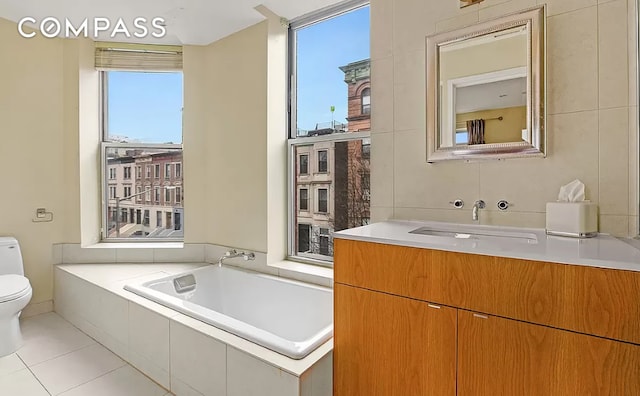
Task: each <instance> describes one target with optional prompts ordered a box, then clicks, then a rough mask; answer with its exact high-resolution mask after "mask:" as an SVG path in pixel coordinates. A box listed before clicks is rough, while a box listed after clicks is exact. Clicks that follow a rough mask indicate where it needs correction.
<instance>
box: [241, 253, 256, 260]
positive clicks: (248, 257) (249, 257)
mask: <svg viewBox="0 0 640 396" xmlns="http://www.w3.org/2000/svg"><path fill="white" fill-rule="evenodd" d="M242 258H243V259H244V261H249V260H255V259H256V255H255V254H254V253H253V252H250V253H243V254H242Z"/></svg>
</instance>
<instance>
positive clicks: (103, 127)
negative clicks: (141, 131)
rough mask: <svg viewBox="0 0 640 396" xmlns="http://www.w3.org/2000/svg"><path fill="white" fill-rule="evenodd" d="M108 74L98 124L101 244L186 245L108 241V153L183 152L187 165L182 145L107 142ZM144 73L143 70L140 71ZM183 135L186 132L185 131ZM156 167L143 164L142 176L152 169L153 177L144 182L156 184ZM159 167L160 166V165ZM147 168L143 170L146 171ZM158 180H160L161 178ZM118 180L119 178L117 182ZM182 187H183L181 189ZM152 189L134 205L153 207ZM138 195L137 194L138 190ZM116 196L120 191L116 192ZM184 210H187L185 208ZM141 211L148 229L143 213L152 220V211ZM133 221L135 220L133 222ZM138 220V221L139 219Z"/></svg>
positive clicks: (104, 73)
mask: <svg viewBox="0 0 640 396" xmlns="http://www.w3.org/2000/svg"><path fill="white" fill-rule="evenodd" d="M108 72H109V70H99V71H98V73H99V77H98V78H99V91H100V94H99V99H100V109H99V117H100V119H99V122H100V163H101V169H100V174H101V176H100V179H101V180H100V183H101V186H102V187H101V190H102V193H101V198H102V205H101V215H100V218H101V219H102V224H101V227H100V242H101V243H123V242H124V243H142V244H144V243H158V242H167V243H172V242H184V237H178V238H169V237H163V238H153V237H143V238H124V237H121V238H117V237H110V238H108V237H107V235H108V233H109V217H110V215H111V214H110V213H107V212H108V211H107V208H108V207H109V201H110V200H111V199H110V197H109V189H108V188H106V187H107V184H108V181H109V180H111V179H109V178H108V176H109V175H108V174H107V171H106V169H107V168H108V165H107V152H108V150H109V149H132V150H133V149H148V150H182V153H183V160H182V162H184V147H183V144H174V143H172V144H164V143H116V142H109V141H108V139H107V138H108V135H109V128H108V112H109V109H108V106H107V103H108V89H107V87H108V81H107V80H108V75H107V73H108ZM141 72H144V71H141ZM149 72H161V71H159V70H149ZM168 72H173V73H177V72H180V73H182V71H177V70H172V71H168ZM183 133H184V131H183ZM153 165H155V164H152V163H148V164H143V165H141V168H140V169H141V172H142V174H143V176H147V171H149V170H150V172H151V174H150V175H149V176H151V177H141V180H144V181H145V182H148V183H154V182H155V181H156V178H155V177H154V176H155V175H154V171H155V169H154V168H155V167H154V166H153ZM158 165H159V164H158ZM143 167H144V168H143ZM158 179H159V178H158ZM115 180H117V177H116V179H115ZM180 187H181V188H182V186H180ZM153 189H154V188H153V186H152V185H143V186H142V190H143V191H144V192H145V193H144V194H141V195H137V196H136V197H135V199H134V202H135V203H136V204H141V205H154V201H153V200H152V198H155V197H154V195H153V192H152V190H153ZM136 192H137V191H136ZM116 194H117V192H116ZM138 199H140V201H138ZM182 207H183V208H184V205H182ZM139 210H140V211H141V223H140V224H143V225H145V226H149V224H150V219H148V221H147V224H145V222H144V214H145V211H148V213H149V217H150V211H151V209H144V208H140V209H139ZM132 221H133V220H132ZM136 221H137V219H136Z"/></svg>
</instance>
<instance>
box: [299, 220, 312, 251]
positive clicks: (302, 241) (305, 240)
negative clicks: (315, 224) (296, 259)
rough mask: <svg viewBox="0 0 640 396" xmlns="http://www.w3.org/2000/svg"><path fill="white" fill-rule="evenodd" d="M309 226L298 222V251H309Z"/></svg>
mask: <svg viewBox="0 0 640 396" xmlns="http://www.w3.org/2000/svg"><path fill="white" fill-rule="evenodd" d="M310 237H311V226H310V225H309V224H298V252H299V253H308V252H310V246H311V244H310V243H309V242H310Z"/></svg>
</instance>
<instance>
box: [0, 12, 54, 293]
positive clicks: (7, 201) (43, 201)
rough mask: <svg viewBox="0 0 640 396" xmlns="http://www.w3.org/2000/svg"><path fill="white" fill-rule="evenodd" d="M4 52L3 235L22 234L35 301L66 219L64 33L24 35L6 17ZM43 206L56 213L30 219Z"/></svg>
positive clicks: (0, 23)
mask: <svg viewBox="0 0 640 396" xmlns="http://www.w3.org/2000/svg"><path fill="white" fill-rule="evenodd" d="M0 52H1V53H2V56H0V131H1V134H2V144H0V165H1V169H2V172H0V185H2V189H3V193H2V194H0V235H12V236H15V237H16V238H17V239H18V241H19V242H20V245H21V249H22V254H23V258H24V266H25V272H26V275H27V276H28V277H29V279H30V280H31V283H32V285H33V289H34V294H33V298H32V303H37V302H42V301H47V300H50V299H51V296H52V287H53V285H52V284H53V281H52V275H51V274H52V266H51V264H52V244H53V243H56V242H60V237H61V234H62V230H63V225H64V222H65V176H64V172H63V170H64V157H63V152H64V144H65V137H64V128H63V125H64V116H63V114H64V112H63V110H64V109H63V95H64V79H63V54H64V48H63V41H62V40H58V39H55V40H51V39H44V38H34V39H31V40H25V39H24V38H22V37H20V36H19V35H18V33H17V30H16V25H15V23H12V22H8V21H6V20H4V19H0ZM38 207H44V208H47V210H48V211H51V212H53V214H54V221H53V222H50V223H34V222H32V221H31V219H32V218H34V217H35V211H36V208H38ZM0 265H1V264H0Z"/></svg>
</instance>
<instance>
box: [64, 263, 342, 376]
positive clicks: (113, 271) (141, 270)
mask: <svg viewBox="0 0 640 396" xmlns="http://www.w3.org/2000/svg"><path fill="white" fill-rule="evenodd" d="M202 265H208V264H206V263H183V264H158V263H155V264H140V263H131V264H61V265H57V266H56V270H60V271H65V272H66V273H68V274H71V275H73V276H75V277H77V278H79V279H82V280H84V281H86V282H88V283H91V284H93V285H95V286H97V287H100V288H102V289H104V290H106V291H108V292H111V293H113V294H115V295H116V296H118V297H121V298H124V299H126V300H128V302H129V303H133V304H137V305H140V306H142V307H144V308H146V309H149V310H150V311H152V312H155V313H157V314H158V315H162V316H164V317H166V318H168V319H169V320H172V321H175V322H176V323H180V324H182V325H183V326H187V327H189V328H191V329H193V330H195V331H197V332H199V333H202V334H204V335H206V336H208V337H211V338H213V339H216V340H218V341H220V342H224V343H226V344H227V345H229V346H231V347H233V348H236V349H238V350H240V351H242V352H244V353H247V354H249V355H251V356H254V357H255V358H257V359H260V360H262V361H264V362H265V363H267V364H270V365H272V366H276V367H279V368H280V369H282V370H283V371H286V372H288V373H290V374H293V375H295V376H297V377H300V376H301V375H302V374H303V373H304V372H305V371H307V370H308V369H309V368H311V367H312V366H313V365H314V364H315V363H316V362H318V361H319V360H320V359H322V358H323V357H324V356H325V355H326V354H328V353H330V352H331V351H332V350H333V339H330V340H329V341H327V342H326V343H324V344H323V345H321V346H320V347H319V348H317V349H316V350H315V351H313V352H312V353H311V354H309V355H308V356H307V357H305V358H304V359H300V360H295V359H290V358H288V357H286V356H284V355H281V354H279V353H276V352H273V351H271V350H270V349H267V348H264V347H262V346H260V345H257V344H255V343H253V342H250V341H247V340H245V339H243V338H240V337H238V336H235V335H233V334H231V333H228V332H226V331H224V330H220V329H218V328H216V327H214V326H211V325H209V324H207V323H204V322H201V321H199V320H197V319H194V318H191V317H189V316H187V315H183V314H181V313H179V312H177V311H174V310H172V309H169V308H167V307H165V306H163V305H160V304H157V303H155V302H153V301H151V300H148V299H146V298H143V297H140V296H138V295H137V294H134V293H131V292H129V291H126V290H124V285H125V284H127V283H130V282H144V281H146V280H151V279H157V278H160V277H163V276H167V275H172V274H177V273H180V272H184V271H188V270H190V269H195V268H198V267H200V266H202Z"/></svg>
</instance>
